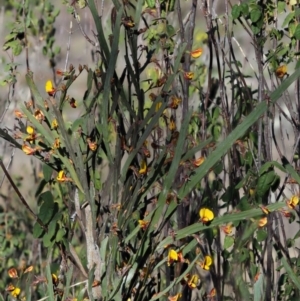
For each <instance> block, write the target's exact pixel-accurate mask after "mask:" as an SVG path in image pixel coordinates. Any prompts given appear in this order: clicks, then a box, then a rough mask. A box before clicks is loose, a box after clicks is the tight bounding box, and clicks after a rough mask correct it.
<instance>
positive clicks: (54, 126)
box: [51, 119, 58, 130]
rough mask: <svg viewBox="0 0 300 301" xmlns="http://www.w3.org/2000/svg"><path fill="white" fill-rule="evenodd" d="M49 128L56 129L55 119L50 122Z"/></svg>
mask: <svg viewBox="0 0 300 301" xmlns="http://www.w3.org/2000/svg"><path fill="white" fill-rule="evenodd" d="M51 128H52V129H54V130H56V129H57V128H58V122H57V120H56V119H53V120H52V122H51Z"/></svg>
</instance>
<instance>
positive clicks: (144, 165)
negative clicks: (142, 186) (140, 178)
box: [139, 160, 147, 175]
mask: <svg viewBox="0 0 300 301" xmlns="http://www.w3.org/2000/svg"><path fill="white" fill-rule="evenodd" d="M146 173H147V163H146V161H145V160H142V161H141V166H140V170H139V174H140V175H144V174H146Z"/></svg>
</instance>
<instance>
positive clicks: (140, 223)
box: [139, 219, 149, 230]
mask: <svg viewBox="0 0 300 301" xmlns="http://www.w3.org/2000/svg"><path fill="white" fill-rule="evenodd" d="M139 225H140V228H141V229H143V230H146V229H147V227H148V225H149V221H145V220H141V219H140V220H139Z"/></svg>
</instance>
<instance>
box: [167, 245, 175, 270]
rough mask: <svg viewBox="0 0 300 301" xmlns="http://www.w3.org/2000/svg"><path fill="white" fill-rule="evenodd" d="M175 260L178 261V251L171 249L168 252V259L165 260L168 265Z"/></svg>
mask: <svg viewBox="0 0 300 301" xmlns="http://www.w3.org/2000/svg"><path fill="white" fill-rule="evenodd" d="M177 261H178V253H177V252H176V251H175V250H173V249H171V250H170V251H169V254H168V260H167V264H168V266H170V265H172V264H173V263H174V262H177Z"/></svg>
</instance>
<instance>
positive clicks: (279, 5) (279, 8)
mask: <svg viewBox="0 0 300 301" xmlns="http://www.w3.org/2000/svg"><path fill="white" fill-rule="evenodd" d="M285 5H286V4H285V1H278V2H277V11H278V14H281V13H282V12H284V11H285Z"/></svg>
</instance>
